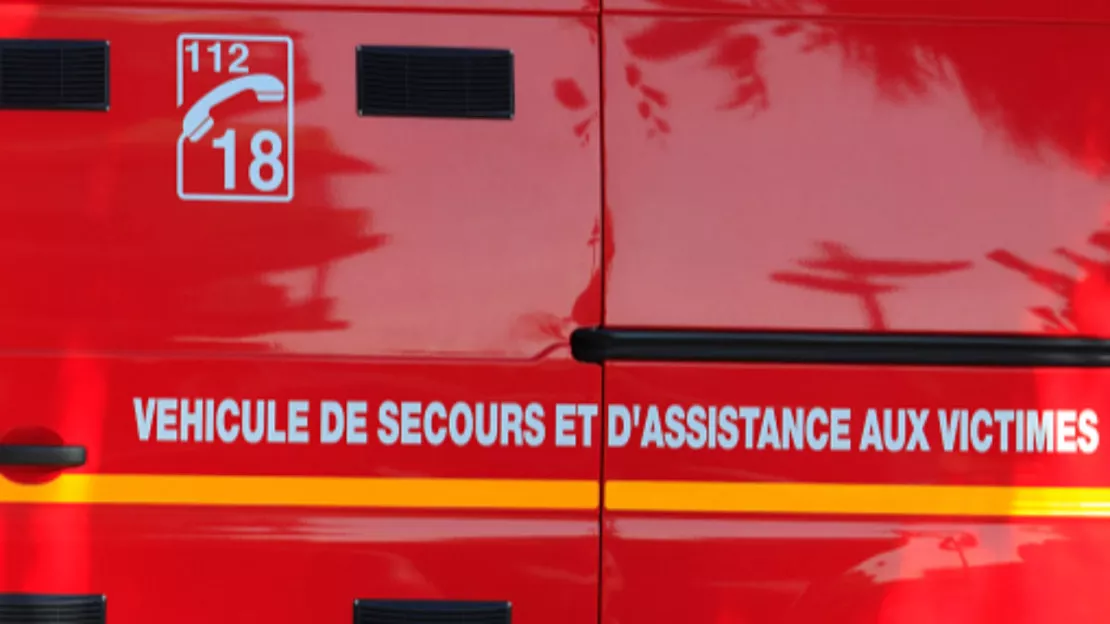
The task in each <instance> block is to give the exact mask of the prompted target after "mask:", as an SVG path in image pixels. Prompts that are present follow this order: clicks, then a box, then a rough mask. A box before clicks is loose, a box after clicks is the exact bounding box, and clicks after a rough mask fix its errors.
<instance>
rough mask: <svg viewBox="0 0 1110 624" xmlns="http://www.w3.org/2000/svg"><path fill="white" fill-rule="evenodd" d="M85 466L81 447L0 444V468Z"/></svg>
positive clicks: (83, 448) (83, 450) (83, 451)
mask: <svg viewBox="0 0 1110 624" xmlns="http://www.w3.org/2000/svg"><path fill="white" fill-rule="evenodd" d="M84 465H85V447H83V446H33V445H28V444H0V466H41V467H45V468H76V467H78V466H84Z"/></svg>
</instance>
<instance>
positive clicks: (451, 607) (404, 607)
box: [355, 600, 512, 624]
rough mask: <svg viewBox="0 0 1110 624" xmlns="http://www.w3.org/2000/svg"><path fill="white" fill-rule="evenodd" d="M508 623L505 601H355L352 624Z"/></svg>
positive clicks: (509, 608)
mask: <svg viewBox="0 0 1110 624" xmlns="http://www.w3.org/2000/svg"><path fill="white" fill-rule="evenodd" d="M448 622H450V623H451V624H511V622H512V607H511V605H510V604H509V603H507V602H459V601H445V600H356V601H355V624H446V623H448Z"/></svg>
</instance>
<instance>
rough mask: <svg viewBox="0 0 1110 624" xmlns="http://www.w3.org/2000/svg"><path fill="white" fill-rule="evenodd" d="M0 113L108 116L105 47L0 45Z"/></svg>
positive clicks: (101, 43)
mask: <svg viewBox="0 0 1110 624" xmlns="http://www.w3.org/2000/svg"><path fill="white" fill-rule="evenodd" d="M0 109H17V110H91V111H106V110H108V42H106V41H46V40H36V39H0Z"/></svg>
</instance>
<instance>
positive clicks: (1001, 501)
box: [605, 481, 1110, 517]
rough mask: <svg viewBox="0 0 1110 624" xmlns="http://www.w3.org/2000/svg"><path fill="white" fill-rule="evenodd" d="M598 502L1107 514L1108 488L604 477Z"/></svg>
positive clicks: (627, 506) (657, 508) (671, 507)
mask: <svg viewBox="0 0 1110 624" xmlns="http://www.w3.org/2000/svg"><path fill="white" fill-rule="evenodd" d="M605 508H606V509H610V510H614V511H645V512H683V513H781V514H853V515H857V514H858V515H870V514H876V515H900V516H1024V517H1045V516H1073V517H1107V516H1110V488H1066V487H1009V486H951V485H866V484H838V483H719V482H688V481H685V482H684V481H679V482H665V481H610V482H608V483H606V486H605Z"/></svg>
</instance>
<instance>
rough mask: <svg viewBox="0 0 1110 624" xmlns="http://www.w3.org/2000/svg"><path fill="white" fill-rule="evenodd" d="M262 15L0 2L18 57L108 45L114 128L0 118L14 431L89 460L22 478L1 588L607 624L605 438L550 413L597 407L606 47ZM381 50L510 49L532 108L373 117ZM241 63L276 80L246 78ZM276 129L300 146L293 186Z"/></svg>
mask: <svg viewBox="0 0 1110 624" xmlns="http://www.w3.org/2000/svg"><path fill="white" fill-rule="evenodd" d="M242 4H245V3H242ZM271 4H273V3H271ZM245 8H246V7H245V6H244V7H240V8H239V9H240V10H217V9H214V8H201V7H200V6H199V5H198V6H192V7H189V8H187V9H186V8H181V7H176V8H161V9H159V8H150V7H139V6H137V5H136V6H134V7H117V8H97V7H92V6H84V7H78V6H68V7H63V6H39V5H24V6H6V7H3V8H0V36H2V37H4V38H19V39H51V40H52V39H103V40H107V41H109V42H110V51H111V83H110V87H111V107H110V109H109V111H108V112H106V113H103V112H101V113H97V112H84V111H78V112H67V111H20V110H4V111H0V120H2V121H0V123H2V124H3V128H4V130H3V133H4V137H5V139H4V149H3V150H2V151H0V170H2V171H4V172H5V173H4V176H3V177H2V179H0V196H2V197H3V198H4V201H3V202H2V203H0V223H2V224H3V227H0V230H3V234H0V236H2V237H3V245H2V246H0V254H2V262H0V265H2V266H3V268H2V269H0V292H3V293H6V294H5V295H3V298H4V300H5V304H4V305H3V306H2V309H0V317H2V319H0V347H2V348H3V353H2V354H0V370H2V371H3V372H2V373H0V379H3V380H4V381H3V384H2V386H0V413H2V414H3V416H0V445H8V446H10V445H27V444H38V445H44V444H46V445H54V444H66V445H82V446H84V447H86V449H87V461H86V462H85V463H84V465H83V466H80V467H76V468H73V469H70V470H65V471H63V472H61V474H59V473H58V472H43V471H42V470H41V469H32V468H18V467H6V468H3V470H2V472H3V474H2V476H0V500H2V501H3V503H0V552H3V553H4V565H3V566H2V567H0V594H11V593H31V594H59V593H61V594H69V593H91V594H98V595H99V594H103V595H105V596H107V604H108V621H109V622H113V623H117V624H118V623H128V622H133V623H139V622H152V621H158V622H165V623H166V624H170V623H173V622H195V621H205V622H248V621H271V622H336V621H350V618H351V609H352V603H353V602H354V601H355V600H356V599H407V598H413V599H421V600H437V599H451V600H497V601H508V602H511V603H512V606H513V613H514V616H515V617H516V618H517V619H518V620H522V621H526V622H538V623H542V622H549V623H552V624H554V623H556V622H558V623H565V622H582V621H589V620H592V619H595V618H596V614H597V608H598V607H597V583H598V579H597V561H598V531H599V526H598V514H599V512H598V501H599V475H600V457H601V451H600V448H599V447H598V446H597V445H596V444H594V445H592V446H586V445H585V444H578V445H574V446H558V445H557V444H556V442H557V436H556V434H555V431H554V428H555V427H554V417H555V414H554V413H552V412H551V409H552V406H554V405H556V404H558V403H560V402H564V403H566V402H569V403H588V404H594V405H596V404H597V403H598V402H599V400H600V389H601V373H600V371H599V370H598V369H597V368H596V367H593V366H590V365H587V364H581V363H577V362H574V361H573V360H572V359H571V357H570V354H569V352H568V351H567V349H566V332H567V331H568V328H569V327H572V326H574V325H576V324H596V322H597V320H598V319H599V318H600V304H601V300H600V294H601V293H600V289H599V288H598V287H597V285H596V278H594V277H593V274H594V272H595V270H594V265H595V264H596V263H597V255H598V252H597V251H596V247H597V246H596V245H592V246H591V242H590V237H591V231H592V230H593V229H595V228H597V227H598V224H597V221H598V218H599V206H600V200H599V197H600V182H601V181H600V151H599V147H598V136H597V132H598V130H597V123H598V122H597V119H596V116H597V113H596V107H597V103H598V101H599V96H598V92H599V81H598V71H599V69H598V65H597V54H598V52H597V48H596V43H595V41H594V37H593V34H592V33H591V31H589V30H588V29H586V28H583V26H582V24H581V22H580V20H579V18H578V17H577V16H576V15H572V14H567V15H548V16H539V15H534V16H513V15H493V14H489V15H477V14H475V15H461V14H456V15H435V14H424V13H401V12H386V13H376V12H372V11H368V10H359V11H352V10H343V11H340V10H334V11H333V10H298V11H293V12H283V11H278V10H274V9H273V8H265V9H264V8H261V7H252V10H250V11H247V10H244V9H245ZM208 35H213V36H215V38H212V37H208V38H205V36H208ZM249 35H253V36H254V37H250V36H249ZM220 37H222V39H221V38H220ZM196 41H199V42H200V45H199V46H195V47H194V46H193V45H192V44H193V43H194V42H196ZM213 42H222V44H221V45H223V46H224V47H222V48H221V49H219V50H217V49H216V48H214V47H211V46H214V45H215V43H213ZM259 42H262V43H259ZM287 43H288V44H289V46H290V47H291V50H292V52H291V58H292V76H291V77H288V76H286V75H285V73H284V72H285V71H286V70H287V69H288V65H287V59H286V57H285V56H284V55H285V53H286V50H287V47H286V45H287ZM255 44H258V45H255ZM359 45H393V46H427V45H431V46H457V47H463V48H475V47H476V48H504V49H508V50H511V51H513V53H514V57H515V58H514V61H515V102H516V107H517V109H518V114H517V115H516V116H515V117H514V118H513V119H512V120H511V121H503V120H465V119H464V120H443V119H429V118H394V117H360V116H359V115H358V113H357V107H356V93H355V87H356V80H355V79H356V66H355V65H356V64H355V51H356V48H357V46H359ZM236 46H243V47H236ZM198 52H199V62H198V66H200V67H201V70H200V71H201V74H203V72H204V71H208V72H209V75H207V76H205V75H201V74H190V73H189V72H191V71H192V69H191V66H190V63H191V62H193V61H194V60H195V59H197V58H198V57H197V56H195V55H197V54H198ZM248 52H249V56H248V54H247V53H248ZM218 53H221V54H224V55H225V56H223V57H222V61H217V58H220V57H217V54H218ZM179 55H185V56H183V57H182V58H179ZM240 57H247V58H246V62H245V64H243V65H242V67H246V66H247V65H250V66H251V69H250V71H249V72H245V73H243V74H242V75H241V76H240V77H242V76H248V77H259V76H268V77H273V78H274V79H275V80H277V82H276V83H274V82H273V80H269V79H266V80H269V82H265V81H264V80H260V81H257V82H258V84H257V85H254V86H252V85H247V84H246V83H243V82H231V81H233V80H235V79H236V77H235V75H234V73H233V72H232V68H233V67H236V66H235V65H234V63H236V62H238V60H239V58H240ZM182 59H183V60H182ZM182 63H183V65H182ZM181 66H183V67H184V70H183V71H184V72H185V75H184V77H181V75H180V74H179V73H178V69H177V68H178V67H181ZM205 68H208V69H205ZM220 72H223V74H226V75H227V78H228V81H227V82H224V77H222V76H221V75H218V74H220ZM263 82H265V84H263ZM228 84H231V85H232V88H230V90H231V91H235V93H234V94H233V95H231V97H229V98H226V99H225V100H223V101H219V102H216V103H215V104H213V105H212V106H211V107H210V108H209V109H207V110H208V113H209V115H208V117H209V118H210V119H208V120H205V119H202V118H201V117H199V116H198V117H197V118H196V119H195V120H192V119H191V118H190V117H189V116H188V115H189V114H190V112H191V111H195V110H198V108H197V107H198V106H199V105H200V104H201V103H203V102H205V100H204V99H203V98H202V96H203V95H204V94H205V93H208V94H211V93H216V92H217V90H218V88H219V87H220V86H221V85H228ZM275 85H276V86H275ZM244 86H245V89H243V90H242V91H236V89H239V88H240V87H244ZM255 87H258V88H257V89H256V88H255ZM252 90H253V91H254V92H255V93H257V94H258V95H256V97H251V96H250V95H248V93H249V92H251V91H252ZM175 92H176V93H179V95H180V94H182V93H183V94H184V95H183V96H182V97H179V99H178V100H176V101H175ZM267 93H269V94H270V96H272V97H270V99H266V97H269V96H266V94H267ZM286 96H287V97H286ZM290 102H291V103H292V107H293V109H294V110H295V115H287V113H288V105H289V103H290ZM290 117H291V118H292V119H293V120H294V121H293V127H292V132H291V133H288V134H286V133H285V131H286V130H287V129H288V128H286V126H285V125H284V124H285V122H286V120H287V119H288V118H290ZM584 119H589V120H590V124H588V125H589V127H587V128H586V129H585V130H584V131H582V132H578V133H576V132H575V130H576V126H578V125H580V124H581V123H582V122H583V120H584ZM232 129H234V130H237V131H238V138H237V139H236V140H234V141H231V142H230V143H223V144H214V143H213V142H212V141H221V140H224V139H226V137H228V136H229V135H228V134H227V132H228V131H229V130H232ZM264 129H274V133H273V135H272V136H271V135H266V136H270V137H271V140H272V141H274V142H277V143H270V144H269V146H268V147H267V145H265V144H262V145H260V146H259V147H260V149H259V152H262V153H263V154H265V153H266V152H268V151H271V150H272V149H273V148H274V145H275V144H280V145H282V146H285V147H289V146H291V145H294V144H295V149H296V152H295V158H294V159H286V160H280V159H279V160H278V164H279V165H280V168H281V169H282V170H283V171H284V174H285V175H286V176H287V177H286V178H285V179H284V181H283V182H282V183H279V184H274V185H272V186H268V185H270V182H272V181H273V180H274V179H275V177H276V176H277V174H276V173H275V171H276V170H277V169H275V167H276V166H277V165H274V164H273V163H271V164H267V165H266V167H268V168H263V169H260V170H258V171H256V170H254V169H252V167H253V165H252V162H253V161H252V160H251V158H252V152H251V150H252V148H253V147H255V146H254V145H252V141H251V140H250V137H252V136H259V134H258V133H260V132H262V130H264ZM194 132H195V133H196V134H198V135H200V137H201V140H199V141H197V142H196V143H191V142H186V143H184V144H183V145H184V146H185V149H186V150H192V151H187V152H186V153H185V162H186V163H187V164H186V168H185V170H184V171H185V176H186V177H187V179H186V184H184V186H183V187H182V188H178V189H177V191H175V186H176V184H175V167H176V165H175V160H177V159H178V154H177V153H175V150H176V148H175V145H176V144H177V143H178V140H179V137H184V138H185V140H189V139H190V137H191V136H193V133H194ZM274 137H276V138H274ZM293 139H295V142H294V140H293ZM204 150H209V152H207V153H206V152H205V151H204ZM228 153H232V154H235V157H236V158H237V159H238V160H232V159H228V156H227V154H228ZM281 153H283V154H286V155H288V152H281ZM254 157H255V158H258V154H254ZM224 159H227V160H224ZM197 163H200V164H199V165H198V164H197ZM224 163H230V164H228V165H227V167H228V169H224V168H223V165H224ZM194 166H199V167H201V169H200V170H197V169H195V168H194ZM293 167H295V176H296V178H295V182H296V183H295V186H294V185H293V183H292V181H293V177H292V176H293V175H294V174H293ZM432 172H438V173H435V174H434V175H432ZM225 173H226V174H227V176H228V177H224V175H225ZM252 176H253V177H252ZM258 180H261V181H262V183H261V185H259V184H255V185H254V191H257V192H258V193H260V194H261V195H263V196H264V197H263V199H264V201H239V200H236V199H228V200H223V201H213V200H212V199H211V198H205V197H199V198H198V197H197V196H198V195H204V194H205V193H208V192H216V193H220V192H225V191H226V192H228V193H229V195H230V194H236V193H239V194H241V193H243V192H245V191H244V189H247V190H249V188H250V187H249V184H254V182H257V181H258ZM268 181H270V182H268ZM225 183H226V184H230V185H237V186H234V188H232V186H221V185H223V184H225ZM182 189H183V190H182ZM213 189H214V191H213ZM254 191H252V192H254ZM266 193H270V194H269V195H266ZM182 195H185V196H186V197H182ZM536 406H541V409H544V408H546V409H547V410H548V411H547V412H546V413H539V412H537V411H536ZM541 432H546V434H545V435H541ZM587 433H588V434H590V436H591V437H592V438H593V439H595V440H596V439H598V438H599V437H600V429H599V425H598V421H597V420H594V421H592V422H591V423H589V425H588V426H585V427H580V428H579V429H577V430H576V434H577V435H578V436H579V438H578V439H582V438H583V437H585V435H586V434H587Z"/></svg>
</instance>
